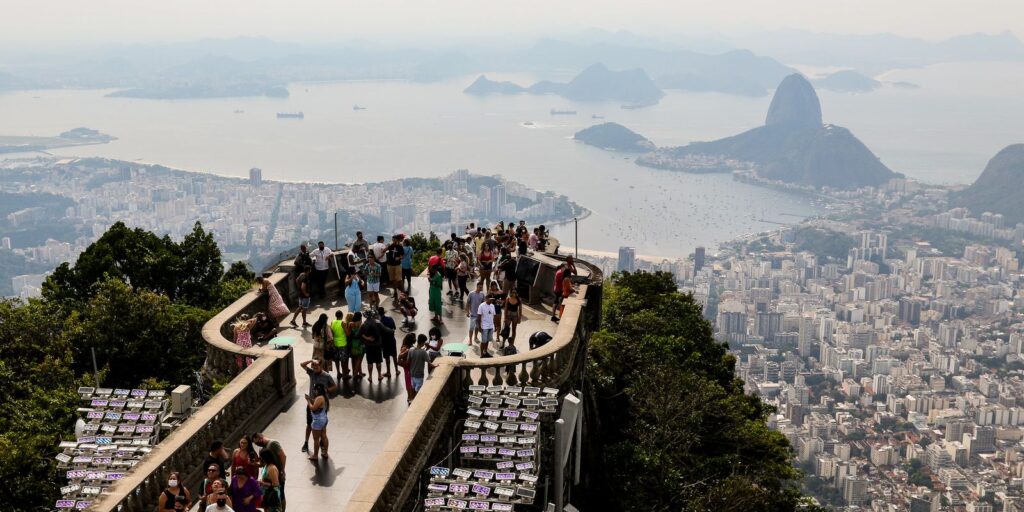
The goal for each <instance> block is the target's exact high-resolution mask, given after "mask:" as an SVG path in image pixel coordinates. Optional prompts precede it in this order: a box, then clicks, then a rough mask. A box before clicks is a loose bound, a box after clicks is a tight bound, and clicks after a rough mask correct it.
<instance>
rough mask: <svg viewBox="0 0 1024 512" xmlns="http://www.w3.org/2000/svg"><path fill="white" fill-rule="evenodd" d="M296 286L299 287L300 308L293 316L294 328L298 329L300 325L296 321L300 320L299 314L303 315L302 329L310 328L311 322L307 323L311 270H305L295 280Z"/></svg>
mask: <svg viewBox="0 0 1024 512" xmlns="http://www.w3.org/2000/svg"><path fill="white" fill-rule="evenodd" d="M295 284H296V285H298V287H299V307H298V308H296V309H295V314H294V315H292V322H291V324H292V327H296V328H297V327H298V326H299V324H297V323H295V320H296V319H298V318H299V313H302V327H303V328H305V327H309V322H307V321H306V312H307V311H309V303H310V293H309V269H303V270H302V273H301V274H299V277H298V278H297V279H296V280H295Z"/></svg>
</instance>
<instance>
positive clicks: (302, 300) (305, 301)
mask: <svg viewBox="0 0 1024 512" xmlns="http://www.w3.org/2000/svg"><path fill="white" fill-rule="evenodd" d="M299 307H300V308H302V309H309V297H299Z"/></svg>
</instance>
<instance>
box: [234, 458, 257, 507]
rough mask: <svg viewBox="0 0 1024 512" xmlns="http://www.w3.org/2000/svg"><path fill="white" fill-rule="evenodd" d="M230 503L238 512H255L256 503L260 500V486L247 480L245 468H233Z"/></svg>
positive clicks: (253, 480) (254, 481) (247, 473)
mask: <svg viewBox="0 0 1024 512" xmlns="http://www.w3.org/2000/svg"><path fill="white" fill-rule="evenodd" d="M229 491H230V492H231V502H232V503H233V504H234V508H235V510H237V511H238V512H256V502H257V500H259V498H260V494H261V492H260V484H259V482H257V481H256V480H255V479H253V478H249V472H248V470H247V469H245V466H238V467H236V468H234V470H233V471H232V473H231V487H230V489H229Z"/></svg>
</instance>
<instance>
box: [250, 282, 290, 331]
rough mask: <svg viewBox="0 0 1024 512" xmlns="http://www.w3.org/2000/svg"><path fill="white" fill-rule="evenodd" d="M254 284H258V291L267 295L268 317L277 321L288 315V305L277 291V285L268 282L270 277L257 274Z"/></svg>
mask: <svg viewBox="0 0 1024 512" xmlns="http://www.w3.org/2000/svg"><path fill="white" fill-rule="evenodd" d="M256 284H258V285H259V287H260V291H261V292H262V293H264V294H266V296H267V314H268V315H269V316H270V318H273V319H274V321H275V322H277V321H280V320H281V319H282V318H284V317H286V316H288V313H291V311H289V310H288V306H287V305H286V304H285V303H284V299H283V298H281V292H279V291H277V287H276V286H274V284H273V283H271V282H270V279H267V278H265V277H263V276H258V277H257V278H256Z"/></svg>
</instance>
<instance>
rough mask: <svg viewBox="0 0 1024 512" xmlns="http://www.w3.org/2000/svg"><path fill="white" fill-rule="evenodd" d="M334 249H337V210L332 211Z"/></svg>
mask: <svg viewBox="0 0 1024 512" xmlns="http://www.w3.org/2000/svg"><path fill="white" fill-rule="evenodd" d="M334 250H335V251H337V250H338V212H334Z"/></svg>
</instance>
